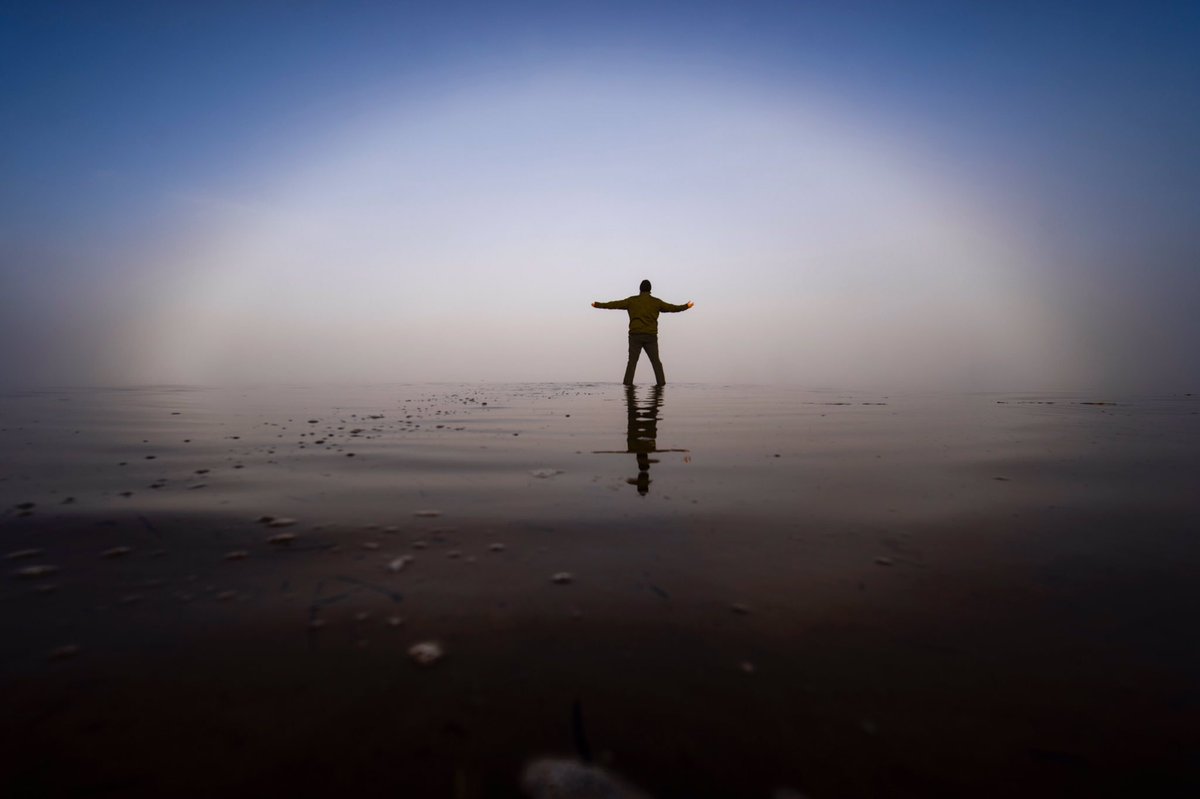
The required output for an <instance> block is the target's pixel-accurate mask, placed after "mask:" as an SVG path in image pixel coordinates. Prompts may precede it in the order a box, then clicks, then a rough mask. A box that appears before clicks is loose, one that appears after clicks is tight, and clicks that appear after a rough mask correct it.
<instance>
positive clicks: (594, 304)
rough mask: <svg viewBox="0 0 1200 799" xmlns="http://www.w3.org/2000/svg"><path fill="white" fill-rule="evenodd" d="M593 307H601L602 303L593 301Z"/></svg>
mask: <svg viewBox="0 0 1200 799" xmlns="http://www.w3.org/2000/svg"><path fill="white" fill-rule="evenodd" d="M592 307H593V308H599V307H600V303H598V302H593V303H592Z"/></svg>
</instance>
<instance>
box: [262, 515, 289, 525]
mask: <svg viewBox="0 0 1200 799" xmlns="http://www.w3.org/2000/svg"><path fill="white" fill-rule="evenodd" d="M264 518H265V517H264ZM295 523H296V520H295V519H289V518H288V517H286V516H280V517H278V518H274V519H271V520H270V521H268V522H267V527H291V526H292V525H293V524H295Z"/></svg>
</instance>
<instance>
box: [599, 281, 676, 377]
mask: <svg viewBox="0 0 1200 799" xmlns="http://www.w3.org/2000/svg"><path fill="white" fill-rule="evenodd" d="M638 289H639V291H640V292H641V293H640V294H635V295H634V296H632V297H626V298H625V299H623V300H613V301H612V302H593V303H592V307H593V308H607V309H613V310H621V311H628V312H629V363H628V364H627V365H626V366H625V379H624V380H622V381H621V382H622V383H624V384H625V385H627V386H632V385H633V373H634V370H635V369H637V362H638V358H640V357H641V355H642V350H645V351H646V355H648V356H649V357H650V365H651V366H653V367H654V379H655V385H659V386H665V385H666V384H667V378H666V377H665V376H664V375H663V367H662V361H660V360H659V359H658V315H659V313H662V312H665V313H679V312H680V311H686V310H687V309H688V308H691V307H692V306H694V305H695V303H694V302H688V303H686V304H684V305H672V304H671V303H669V302H663V301H662V300H660V299H659V298H658V297H653V296H651V295H650V281H649V280H643V281H642V284H641V285H640V286H639V287H638Z"/></svg>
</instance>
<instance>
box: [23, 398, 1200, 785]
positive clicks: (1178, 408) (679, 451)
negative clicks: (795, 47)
mask: <svg viewBox="0 0 1200 799" xmlns="http://www.w3.org/2000/svg"><path fill="white" fill-rule="evenodd" d="M1114 402H1115V404H1113V403H1114ZM1094 403H1104V404H1094ZM1197 411H1200V401H1198V400H1197V398H1195V397H1191V396H1185V395H1175V396H1138V397H1116V398H1114V397H1094V396H1057V395H1056V396H1047V395H1037V396H1033V395H1015V394H1011V395H967V394H963V395H933V394H929V395H916V394H903V395H902V394H893V395H881V394H864V393H841V392H821V391H802V390H794V389H793V390H789V389H782V388H762V387H743V386H691V385H672V386H668V387H666V389H665V390H663V391H661V392H656V391H654V390H652V389H650V388H649V387H646V386H641V387H638V389H637V390H636V391H635V392H634V393H633V394H632V395H630V394H628V393H627V392H626V391H625V390H624V389H623V388H622V387H621V386H618V385H611V384H589V385H523V386H495V385H468V386H371V387H354V388H346V387H312V386H297V387H282V388H280V387H276V388H269V389H268V388H259V389H240V390H233V389H162V388H159V389H128V390H67V391H47V392H28V393H20V394H7V395H3V396H0V455H2V463H3V466H2V467H0V506H2V507H3V508H4V510H3V515H0V536H2V537H3V542H4V543H3V553H2V554H4V555H6V556H8V559H7V560H5V561H4V565H5V569H6V572H7V573H6V575H5V579H4V581H3V583H2V584H0V614H2V616H0V618H2V619H3V628H4V631H5V634H4V635H3V636H0V659H2V663H3V667H4V668H3V677H2V678H0V680H2V683H0V684H2V690H3V697H4V707H5V709H6V712H5V713H4V714H3V717H2V718H3V721H2V722H0V731H2V733H0V734H2V735H3V744H4V749H5V752H6V754H7V755H8V756H7V757H6V758H5V759H6V760H7V761H8V762H9V763H10V764H11V765H9V766H7V767H5V769H4V776H3V784H0V790H2V791H3V792H4V793H5V795H14V796H27V795H112V796H163V795H183V796H212V795H226V796H238V795H245V796H252V795H253V796H259V795H291V796H331V795H349V794H353V795H370V796H375V795H380V796H383V795H388V796H396V795H400V796H431V797H434V796H447V797H483V796H488V797H490V796H498V797H508V796H513V797H515V796H522V795H524V794H522V792H521V789H520V775H521V773H522V770H523V768H524V767H525V766H526V764H527V763H529V762H530V761H532V760H534V759H536V758H539V757H545V756H553V757H573V758H577V759H579V760H581V761H589V762H593V763H596V764H599V765H601V766H603V767H604V768H606V769H608V770H609V771H610V772H612V773H614V774H617V775H620V776H621V777H622V778H624V779H626V780H627V781H629V782H630V783H632V784H635V785H637V786H639V787H641V788H642V789H643V790H644V791H646V792H647V793H648V794H649V795H651V796H655V797H774V796H794V795H795V793H792V794H789V793H786V791H792V792H799V793H800V794H801V795H804V796H809V797H817V798H818V799H819V798H820V797H865V796H931V795H946V796H958V795H965V794H972V795H980V796H1010V795H1012V794H1013V793H1019V794H1022V795H1046V796H1061V795H1155V796H1164V795H1181V796H1182V795H1191V794H1192V793H1193V792H1194V791H1195V790H1197V789H1200V761H1198V756H1197V752H1200V726H1198V724H1197V722H1198V721H1200V704H1198V700H1200V690H1198V689H1200V676H1198V675H1200V642H1198V639H1197V636H1196V633H1195V631H1196V629H1198V626H1200V613H1198V612H1197V610H1198V609H1200V583H1197V581H1196V579H1195V575H1196V574H1197V571H1198V567H1200V544H1198V543H1197V541H1196V538H1195V532H1196V530H1200V524H1198V521H1200V503H1198V501H1197V495H1196V486H1197V485H1200V480H1198V478H1200V416H1198V415H1197ZM272 539H274V540H272ZM31 550H32V551H31ZM39 566H41V567H47V568H45V569H42V570H40V571H39V570H37V569H36V568H34V567H39ZM30 569H33V571H32V572H31V571H29V570H30ZM563 573H565V574H566V575H567V576H560V575H563ZM556 576H560V577H559V580H558V581H556V580H555V577H556ZM427 641H436V642H438V643H439V644H440V646H441V647H442V649H443V651H444V657H442V658H441V659H440V660H438V661H437V662H436V663H433V664H432V665H426V666H423V665H420V664H418V663H417V662H415V661H414V659H413V658H412V657H411V656H410V654H409V650H410V648H411V647H413V646H414V645H415V644H418V643H421V642H427ZM781 791H782V792H783V793H780V792H781Z"/></svg>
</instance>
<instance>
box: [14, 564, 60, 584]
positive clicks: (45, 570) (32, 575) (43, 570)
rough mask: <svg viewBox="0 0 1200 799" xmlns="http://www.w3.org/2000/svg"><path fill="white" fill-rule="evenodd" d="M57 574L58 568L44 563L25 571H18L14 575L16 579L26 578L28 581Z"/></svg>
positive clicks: (28, 567)
mask: <svg viewBox="0 0 1200 799" xmlns="http://www.w3.org/2000/svg"><path fill="white" fill-rule="evenodd" d="M57 573H58V567H57V566H52V565H50V564H49V563H44V564H40V565H37V566H26V567H25V568H23V569H17V570H16V571H15V572H13V575H14V576H16V577H24V578H25V579H27V580H36V579H38V578H39V577H49V576H50V575H51V574H57Z"/></svg>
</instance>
